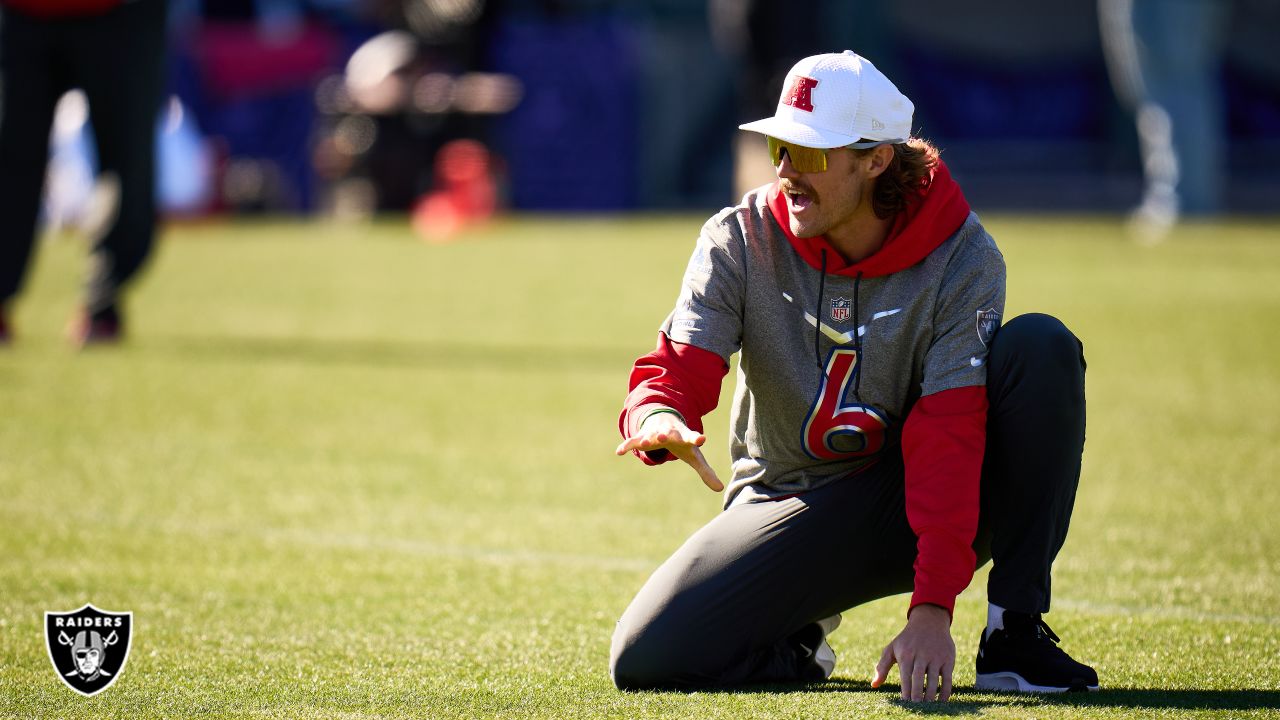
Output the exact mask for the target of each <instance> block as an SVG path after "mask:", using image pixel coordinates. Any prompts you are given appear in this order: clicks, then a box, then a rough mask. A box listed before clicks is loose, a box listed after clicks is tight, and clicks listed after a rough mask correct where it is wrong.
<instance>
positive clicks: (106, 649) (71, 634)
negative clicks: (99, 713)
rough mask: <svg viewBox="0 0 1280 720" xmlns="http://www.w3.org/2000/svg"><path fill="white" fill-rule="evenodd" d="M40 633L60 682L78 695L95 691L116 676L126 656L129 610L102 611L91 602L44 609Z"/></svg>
mask: <svg viewBox="0 0 1280 720" xmlns="http://www.w3.org/2000/svg"><path fill="white" fill-rule="evenodd" d="M44 636H45V643H46V645H48V647H49V659H50V660H51V661H53V669H54V670H55V671H56V672H57V673H58V677H59V678H61V679H62V682H64V683H66V685H67V687H69V688H71V689H72V690H75V691H76V692H78V693H80V694H81V695H86V696H87V695H97V694H98V693H100V692H102V691H103V690H106V689H107V688H108V687H110V686H111V683H113V682H115V681H116V678H118V677H120V671H122V670H124V663H125V661H126V660H128V659H129V640H130V638H131V637H132V636H133V613H131V612H124V613H113V612H106V611H105V610H99V609H98V608H96V607H94V606H92V605H85V606H84V607H82V608H80V609H79V610H74V611H71V612H46V613H45V614H44Z"/></svg>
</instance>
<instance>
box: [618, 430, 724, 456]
mask: <svg viewBox="0 0 1280 720" xmlns="http://www.w3.org/2000/svg"><path fill="white" fill-rule="evenodd" d="M706 442H707V436H706V435H704V434H702V433H700V432H695V431H693V430H690V429H688V428H671V429H669V430H661V431H658V432H646V433H638V434H636V435H633V436H632V437H629V438H627V439H626V440H623V441H622V443H621V444H619V445H618V447H617V448H616V449H615V450H614V454H615V455H626V454H627V453H629V452H631V451H632V450H641V451H643V450H659V449H662V448H666V449H668V450H672V451H673V452H674V448H673V447H672V446H673V445H689V446H691V447H702V446H703V445H704V444H706Z"/></svg>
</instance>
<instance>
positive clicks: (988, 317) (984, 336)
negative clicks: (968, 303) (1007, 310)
mask: <svg viewBox="0 0 1280 720" xmlns="http://www.w3.org/2000/svg"><path fill="white" fill-rule="evenodd" d="M984 320H985V321H987V322H988V323H990V324H991V326H992V327H991V329H990V330H985V328H984V323H983V321H984ZM999 329H1000V313H999V312H997V311H996V309H995V308H994V307H990V308H987V309H986V310H979V311H978V321H977V330H978V342H980V343H982V346H983V347H987V346H988V345H990V344H991V338H993V337H995V334H996V331H997V330H999Z"/></svg>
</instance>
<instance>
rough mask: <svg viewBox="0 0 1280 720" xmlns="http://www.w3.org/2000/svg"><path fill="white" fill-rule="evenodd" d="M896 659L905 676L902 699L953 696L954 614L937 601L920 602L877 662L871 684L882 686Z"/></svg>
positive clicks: (945, 697) (913, 699)
mask: <svg viewBox="0 0 1280 720" xmlns="http://www.w3.org/2000/svg"><path fill="white" fill-rule="evenodd" d="M894 663H897V665H898V671H899V674H900V675H901V677H902V699H903V700H910V701H911V702H920V701H922V700H923V701H926V702H928V701H932V700H934V699H935V698H936V699H937V700H940V701H945V700H946V699H947V698H949V697H951V671H952V670H954V669H955V666H956V644H955V642H953V641H952V640H951V616H950V614H948V613H947V611H946V610H944V609H942V608H940V607H938V606H937V605H917V606H915V607H914V608H912V609H911V613H910V614H909V615H908V616H907V626H906V627H905V628H903V629H902V632H900V633H898V636H897V637H895V638H894V639H893V642H891V643H889V644H888V645H887V646H886V647H885V649H884V653H882V654H881V655H880V663H879V664H878V665H876V676H875V677H874V678H873V679H872V680H871V687H873V688H877V687H880V686H881V685H882V684H883V683H884V681H885V678H886V677H888V675H889V669H890V668H892V667H893V665H894Z"/></svg>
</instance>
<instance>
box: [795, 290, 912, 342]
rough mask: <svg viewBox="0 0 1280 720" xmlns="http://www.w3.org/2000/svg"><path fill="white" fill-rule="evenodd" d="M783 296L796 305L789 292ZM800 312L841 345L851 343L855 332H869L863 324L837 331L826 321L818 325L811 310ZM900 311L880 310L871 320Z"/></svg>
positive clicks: (859, 333) (861, 334) (864, 333)
mask: <svg viewBox="0 0 1280 720" xmlns="http://www.w3.org/2000/svg"><path fill="white" fill-rule="evenodd" d="M782 297H783V299H784V300H786V301H787V302H789V303H791V304H793V305H794V304H796V301H795V298H793V297H791V296H790V295H789V294H787V293H782ZM800 312H801V313H803V314H804V319H805V320H807V321H808V322H809V324H810V325H812V326H813V327H816V328H818V329H819V330H821V331H822V334H823V335H826V336H827V337H829V338H831V340H832V342H835V343H837V344H839V345H847V344H849V343H851V342H853V338H854V332H857V334H858V337H862V336H863V335H866V334H867V326H866V325H863V326H861V327H859V328H858V329H857V330H856V331H855V330H850V331H849V332H844V333H842V332H836V329H835V328H833V327H831V326H830V325H827V324H825V323H824V324H822V325H818V319H817V318H816V317H814V316H812V315H810V314H809V312H808V311H807V310H804V309H801V311H800ZM900 312H902V308H894V309H892V310H884V311H882V312H878V313H876V314H874V315H872V316H871V321H872V322H875V321H876V320H879V319H880V318H886V317H889V316H890V315H897V314H898V313H900Z"/></svg>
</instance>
